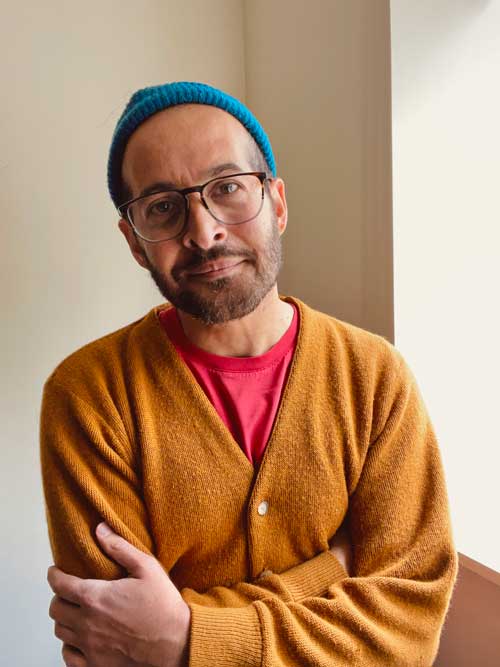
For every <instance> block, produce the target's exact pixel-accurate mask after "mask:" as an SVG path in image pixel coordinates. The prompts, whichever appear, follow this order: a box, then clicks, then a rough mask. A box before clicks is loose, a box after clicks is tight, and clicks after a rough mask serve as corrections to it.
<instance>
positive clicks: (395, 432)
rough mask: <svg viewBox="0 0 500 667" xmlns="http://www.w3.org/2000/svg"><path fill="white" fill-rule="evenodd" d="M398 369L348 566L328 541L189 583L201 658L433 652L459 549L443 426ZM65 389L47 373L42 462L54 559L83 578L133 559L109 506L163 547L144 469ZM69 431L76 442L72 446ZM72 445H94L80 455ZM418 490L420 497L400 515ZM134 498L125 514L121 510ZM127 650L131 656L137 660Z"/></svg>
mask: <svg viewBox="0 0 500 667" xmlns="http://www.w3.org/2000/svg"><path fill="white" fill-rule="evenodd" d="M402 379H403V381H402V383H401V386H400V388H399V390H398V392H397V395H396V396H395V398H394V404H393V407H392V409H391V411H390V415H389V418H388V420H387V424H386V426H385V428H384V429H383V432H382V433H381V434H380V436H379V437H378V438H377V440H376V441H375V442H373V443H372V445H371V448H370V451H369V454H368V456H367V460H366V461H365V464H364V467H363V474H362V476H361V478H360V480H359V482H358V484H357V488H356V491H355V493H354V494H353V495H352V497H351V498H350V503H349V516H348V519H349V532H350V540H351V541H352V546H353V564H352V572H346V569H345V567H343V566H342V564H341V563H340V562H339V560H338V558H336V557H334V556H333V555H332V553H329V552H325V553H320V554H317V556H315V557H314V558H313V559H311V560H310V561H306V562H305V563H302V564H300V565H298V566H295V567H294V568H291V570H289V571H286V572H282V573H274V574H271V575H269V576H267V577H263V578H262V579H259V580H256V581H253V582H240V583H237V584H235V585H233V586H229V587H225V586H216V587H215V588H213V589H210V590H209V591H206V592H205V593H200V592H197V591H195V590H193V589H189V588H183V589H182V590H181V591H180V595H181V597H182V599H183V601H184V603H186V604H187V606H188V607H189V610H190V630H189V633H190V641H189V644H190V645H189V664H190V665H191V667H202V666H203V667H204V666H205V665H207V666H208V665H213V664H218V665H222V666H223V667H230V666H231V667H232V666H233V665H234V666H235V667H236V665H247V666H248V667H257V666H258V665H259V666H260V665H262V667H271V666H272V667H284V666H285V665H287V666H288V665H293V664H296V665H302V666H305V667H312V666H313V665H323V664H325V665H326V664H335V665H336V667H347V665H349V666H351V667H352V666H356V667H364V666H365V665H366V666H368V665H369V666H370V667H388V666H390V665H394V666H395V667H396V666H397V667H416V666H417V665H418V666H421V667H429V666H430V665H431V664H432V661H433V659H434V656H435V653H436V651H437V646H438V641H439V634H440V629H441V626H442V623H443V620H444V615H445V613H446V609H447V606H448V603H449V599H450V596H451V592H452V587H453V582H454V580H455V576H456V566H457V562H456V552H455V551H454V548H453V544H452V540H451V533H450V527H449V517H448V510H447V498H446V492H445V487H444V478H443V473H442V468H441V462H440V458H439V454H438V450H437V443H436V441H435V436H434V433H433V431H432V427H431V425H430V422H429V421H428V418H427V416H426V413H425V410H424V408H423V404H422V402H421V399H420V396H419V394H418V391H417V389H416V385H415V383H414V380H413V378H412V376H411V374H410V373H409V371H408V369H406V368H405V367H403V368H402ZM62 391H63V390H62V389H61V387H58V388H56V386H55V385H54V384H52V385H51V386H47V387H46V395H45V408H44V410H43V411H42V450H41V454H42V472H43V476H44V489H45V497H46V503H47V518H48V523H49V534H50V538H51V545H52V549H53V553H54V559H55V564H56V565H57V566H58V567H60V568H61V570H63V571H65V572H68V573H69V574H73V575H74V574H78V575H79V576H82V577H86V578H91V579H104V580H112V579H116V578H123V577H124V575H126V574H127V571H126V565H124V564H122V565H121V566H120V565H118V564H117V561H114V562H113V560H112V557H111V554H110V553H109V551H106V548H105V546H104V544H103V543H102V542H101V544H100V546H99V544H98V543H97V541H96V539H95V538H94V537H93V535H94V530H95V527H96V526H97V524H98V523H99V521H100V520H102V519H105V520H106V521H108V522H109V523H110V525H111V526H112V528H114V530H116V532H118V533H119V534H120V535H122V536H123V537H124V538H125V539H126V540H127V541H128V542H130V543H131V544H132V545H133V546H135V547H136V548H138V549H139V550H140V551H141V552H144V553H146V554H154V553H155V547H154V544H153V539H152V537H151V535H150V533H149V531H148V528H147V526H148V517H147V513H146V510H145V507H144V505H143V503H142V501H141V492H140V482H139V480H138V478H137V477H136V476H135V475H134V472H133V471H131V470H130V469H129V468H128V467H127V466H126V465H125V464H124V462H123V460H122V459H121V457H120V456H119V453H118V452H117V450H116V449H114V448H112V447H110V446H109V444H106V442H104V440H105V439H104V440H103V441H97V439H96V435H95V433H92V432H91V431H90V430H88V429H86V428H85V426H84V415H83V412H82V408H81V406H80V408H79V411H80V413H81V414H80V415H78V414H77V412H78V410H77V408H76V407H75V406H76V402H75V401H70V400H69V399H68V397H67V396H64V395H63V393H62ZM58 400H59V401H60V403H61V404H62V403H66V405H72V406H73V408H75V410H76V412H75V414H74V416H73V417H72V419H70V420H65V422H64V423H65V426H64V430H62V426H61V422H59V421H58V420H57V415H56V414H55V412H54V410H53V409H52V408H51V406H53V405H54V401H58ZM110 438H111V435H110ZM110 441H111V440H110ZM71 442H74V443H75V447H74V448H71V447H68V443H71ZM76 447H78V448H79V452H80V453H81V448H87V450H88V451H87V453H88V454H89V455H88V457H86V458H84V460H85V465H84V467H83V468H82V465H81V461H82V459H79V458H78V457H76V456H75V448H76ZM92 461H93V462H94V463H93V464H92ZM103 467H106V468H109V469H113V470H114V473H115V474H114V476H113V479H114V480H115V481H114V484H116V488H114V489H112V492H111V493H108V494H106V498H107V501H106V503H104V504H103V503H102V502H101V499H100V496H99V494H97V495H96V494H95V493H93V492H92V489H95V488H99V486H100V485H102V484H103V479H104V478H103V477H101V476H100V470H101V469H102V468H103ZM55 477H57V484H56V483H55ZM89 480H91V483H89ZM75 484H76V485H77V487H76V488H77V489H78V491H77V492H76V493H75V492H74V490H75ZM70 489H73V493H70V492H69V491H70ZM408 494H411V495H412V498H413V501H414V502H412V503H410V505H409V506H408V507H409V509H407V510H406V511H405V513H404V515H402V513H401V511H400V510H401V507H402V502H403V500H404V499H405V498H406V496H407V495H408ZM115 498H116V504H114V499H115ZM124 499H125V503H126V508H127V513H126V516H125V515H124V514H123V512H122V511H120V507H123V501H124ZM405 507H406V505H405ZM62 515H64V517H65V521H64V523H63V522H61V520H60V517H61V516H62ZM349 574H351V575H352V576H349ZM165 618H166V616H165ZM166 623H167V621H166ZM183 659H186V657H185V655H184V657H183ZM130 660H131V662H130V663H123V664H124V665H125V664H130V665H134V664H138V663H137V662H133V661H132V660H133V658H132V657H131V658H130ZM110 664H111V663H108V665H110ZM116 664H117V665H120V667H121V664H120V663H116ZM139 664H140V663H139ZM163 664H165V665H166V664H168V663H167V662H165V663H162V667H163ZM178 664H181V663H178ZM82 665H86V663H82ZM108 665H107V667H108ZM75 667H79V665H77V663H75ZM88 667H94V666H93V665H91V664H88ZM95 667H100V665H95Z"/></svg>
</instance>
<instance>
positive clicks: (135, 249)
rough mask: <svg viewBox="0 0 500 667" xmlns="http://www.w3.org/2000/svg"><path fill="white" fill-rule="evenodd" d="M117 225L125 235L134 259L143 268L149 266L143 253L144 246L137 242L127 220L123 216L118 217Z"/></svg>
mask: <svg viewBox="0 0 500 667" xmlns="http://www.w3.org/2000/svg"><path fill="white" fill-rule="evenodd" d="M118 227H119V229H120V231H121V233H122V234H123V236H124V237H125V239H126V241H127V243H128V246H129V248H130V252H131V253H132V255H133V256H134V259H135V261H136V262H137V263H138V264H139V265H140V266H142V267H143V268H144V269H147V268H149V262H148V259H147V257H146V255H145V253H144V248H143V247H142V246H141V244H140V243H139V239H138V238H137V236H136V235H135V234H134V230H133V229H132V227H131V226H130V224H129V223H128V222H127V220H125V218H120V220H119V221H118Z"/></svg>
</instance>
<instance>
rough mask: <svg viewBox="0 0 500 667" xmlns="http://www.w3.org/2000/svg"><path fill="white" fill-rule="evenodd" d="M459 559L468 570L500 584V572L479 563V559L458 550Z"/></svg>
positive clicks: (461, 564)
mask: <svg viewBox="0 0 500 667" xmlns="http://www.w3.org/2000/svg"><path fill="white" fill-rule="evenodd" d="M458 561H459V563H460V566H461V567H465V568H466V569H467V570H470V571H471V572H474V573H475V574H478V575H479V576H480V577H482V578H483V579H487V580H488V581H490V582H491V583H492V584H496V585H497V586H500V572H496V571H495V570H492V569H491V568H489V567H486V565H483V564H482V563H478V561H477V560H474V559H473V558H469V556H466V555H465V554H462V553H460V552H458Z"/></svg>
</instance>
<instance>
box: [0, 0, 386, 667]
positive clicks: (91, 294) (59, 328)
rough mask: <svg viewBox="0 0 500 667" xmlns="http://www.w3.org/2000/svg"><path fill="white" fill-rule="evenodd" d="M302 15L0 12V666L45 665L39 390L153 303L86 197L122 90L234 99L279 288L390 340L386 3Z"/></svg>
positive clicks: (252, 0)
mask: <svg viewBox="0 0 500 667" xmlns="http://www.w3.org/2000/svg"><path fill="white" fill-rule="evenodd" d="M304 4H305V3H302V2H297V1H291V0H290V1H287V2H285V1H282V0H273V2H272V3H265V2H262V1H261V0H248V1H247V2H243V0H241V1H240V0H211V1H210V2H205V0H183V2H178V1H175V2H174V1H173V0H141V1H139V2H137V1H136V0H90V1H88V2H85V3H76V2H67V1H66V0H52V1H47V2H42V3H38V2H34V1H32V2H24V3H4V6H2V20H1V22H0V43H1V44H2V47H1V49H2V58H1V59H0V68H1V70H0V75H1V81H2V83H3V91H4V94H3V96H2V105H1V107H0V123H1V126H2V132H1V135H0V175H1V178H2V181H1V188H0V215H1V224H2V240H3V244H2V262H1V264H0V271H1V276H0V277H1V280H0V286H1V287H0V289H1V293H2V310H3V313H4V325H3V327H2V330H1V333H0V337H1V341H0V342H1V345H0V350H1V355H2V361H1V367H2V404H1V408H0V410H1V412H0V422H1V424H2V429H1V438H2V441H1V451H2V466H1V474H2V479H1V480H0V488H1V489H2V494H3V495H2V501H3V502H2V544H3V545H7V548H6V549H5V548H4V549H3V550H2V561H1V567H0V572H1V573H2V574H1V577H2V581H1V582H0V585H1V590H2V599H3V600H6V602H4V604H3V605H2V609H1V611H0V623H1V625H2V627H3V629H4V630H6V632H5V636H6V640H4V642H3V645H2V652H1V653H2V664H3V662H5V664H11V665H16V667H28V666H29V667H31V666H32V665H34V664H36V665H37V666H39V667H45V666H46V667H49V666H50V667H52V666H53V665H56V664H59V658H58V655H59V651H60V645H59V642H58V641H56V640H55V639H54V638H53V637H52V631H53V628H52V625H53V624H52V622H51V621H50V619H49V618H48V616H47V608H48V604H49V601H50V595H51V594H50V591H49V588H48V586H47V584H46V583H45V575H46V569H47V567H48V565H49V564H50V562H51V556H50V551H49V547H48V540H47V534H46V525H45V519H44V516H43V499H42V491H41V484H40V476H39V461H38V441H37V429H38V412H39V405H40V397H41V389H42V384H43V381H44V380H45V378H46V377H47V375H48V374H49V373H50V372H51V370H52V369H53V368H54V366H55V365H56V364H57V363H58V362H59V361H60V360H61V359H62V358H63V357H64V356H65V355H67V354H68V353H69V352H71V351H73V350H74V349H76V348H77V347H79V346H80V345H82V344H84V343H86V342H87V341H89V340H92V339H94V338H96V337H98V336H100V335H102V334H104V333H107V332H109V331H111V330H113V329H115V328H117V327H119V326H121V325H123V324H125V323H128V322H130V321H132V320H133V319H135V318H137V317H139V316H141V315H142V314H143V313H144V312H145V311H146V310H147V309H148V308H149V307H150V306H152V305H153V304H155V303H158V302H159V301H160V300H161V297H160V296H159V295H158V294H157V290H156V288H155V287H154V286H153V285H152V283H151V281H150V279H149V276H148V275H147V274H146V273H144V272H143V271H141V270H140V269H139V268H138V267H137V266H136V265H135V263H134V262H133V260H132V258H131V257H130V256H129V252H128V249H127V248H126V246H125V243H124V242H123V240H122V238H121V236H120V235H119V233H118V231H117V228H116V224H115V223H116V214H115V212H114V210H113V207H112V205H111V202H110V201H109V198H108V194H107V190H106V181H105V172H106V152H107V149H108V146H109V142H110V138H111V134H112V131H113V128H114V124H115V121H116V119H117V117H118V115H119V114H120V112H121V110H122V108H123V106H124V104H125V102H126V100H127V99H128V97H129V95H130V94H131V93H132V92H133V91H134V90H135V89H136V88H138V87H141V86H144V85H149V84H154V83H158V82H161V81H166V80H180V79H198V80H203V81H206V82H207V83H212V84H214V85H216V86H220V87H222V88H224V89H225V90H227V91H228V92H230V93H233V94H234V95H236V96H238V97H241V98H242V99H245V98H246V100H247V102H248V103H249V105H250V106H251V107H252V108H253V109H254V111H255V112H256V113H257V115H258V116H259V117H260V118H261V120H262V121H263V124H264V126H265V127H266V128H267V129H268V130H269V134H270V136H271V139H272V142H273V146H274V147H275V150H276V154H277V159H278V166H279V172H280V173H281V174H282V175H283V176H284V177H285V179H286V182H287V187H288V195H289V203H290V227H289V230H288V231H287V234H286V242H285V243H286V266H285V271H284V274H283V280H282V282H281V285H280V286H281V287H282V291H285V292H288V293H294V294H296V295H297V296H299V297H302V298H304V299H305V300H306V301H308V302H309V303H310V304H311V305H313V306H317V307H319V308H322V309H323V310H325V311H327V312H330V313H332V314H334V315H336V316H337V317H340V318H342V319H346V320H350V321H352V322H354V323H357V324H359V325H361V326H364V327H366V328H369V329H372V330H374V331H377V332H379V333H382V334H384V335H386V336H387V337H388V338H391V337H392V253H391V235H390V234H391V210H390V209H391V206H390V161H389V158H388V154H389V143H390V141H389V129H388V128H389V122H390V119H389V112H390V107H389V78H388V72H389V60H388V53H389V41H388V40H389V34H388V11H387V2H385V1H380V2H378V3H377V11H375V9H374V6H373V3H366V2H362V1H361V0H350V1H349V2H343V1H342V2H341V1H333V0H332V1H330V2H327V1H323V0H316V2H315V3H313V5H315V7H314V11H311V3H308V4H307V11H305V10H304ZM27 627H29V628H30V630H29V641H26V634H25V630H26V628H27Z"/></svg>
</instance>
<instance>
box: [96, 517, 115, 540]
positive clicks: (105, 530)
mask: <svg viewBox="0 0 500 667" xmlns="http://www.w3.org/2000/svg"><path fill="white" fill-rule="evenodd" d="M97 532H98V533H99V535H101V537H106V535H111V533H112V532H113V531H112V530H111V528H110V527H109V526H108V524H107V523H106V522H105V521H103V522H102V523H100V524H99V525H98V526H97Z"/></svg>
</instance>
